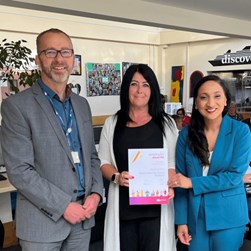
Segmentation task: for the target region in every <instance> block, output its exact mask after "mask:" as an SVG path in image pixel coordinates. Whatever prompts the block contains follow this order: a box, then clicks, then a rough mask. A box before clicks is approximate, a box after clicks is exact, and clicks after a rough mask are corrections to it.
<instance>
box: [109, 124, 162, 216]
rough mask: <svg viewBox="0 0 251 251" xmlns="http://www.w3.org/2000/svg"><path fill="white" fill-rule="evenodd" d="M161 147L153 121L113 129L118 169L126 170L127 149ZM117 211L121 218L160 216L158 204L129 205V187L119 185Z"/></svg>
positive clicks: (159, 132)
mask: <svg viewBox="0 0 251 251" xmlns="http://www.w3.org/2000/svg"><path fill="white" fill-rule="evenodd" d="M137 148H163V135H162V132H161V130H160V128H159V127H158V126H157V124H156V123H155V122H154V120H151V121H149V122H148V123H147V124H145V125H143V126H139V127H126V128H124V129H121V130H119V131H118V130H117V129H115V132H114V139H113V150H114V155H115V160H116V164H117V167H118V171H119V172H120V173H121V172H123V171H128V149H137ZM119 213H120V219H121V220H132V219H138V218H145V217H160V205H132V206H130V205H129V188H127V187H124V186H120V187H119Z"/></svg>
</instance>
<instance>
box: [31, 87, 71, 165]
mask: <svg viewBox="0 0 251 251" xmlns="http://www.w3.org/2000/svg"><path fill="white" fill-rule="evenodd" d="M32 89H33V93H34V94H35V99H36V100H37V102H38V104H39V105H40V107H41V109H42V110H43V112H44V114H45V116H46V117H47V118H48V120H49V122H50V124H51V127H52V128H53V130H54V132H55V134H56V135H57V137H58V140H59V141H60V143H61V145H62V147H63V148H64V150H65V151H66V153H67V155H68V157H69V158H70V160H71V161H72V164H73V165H74V163H73V160H72V156H71V151H70V149H69V146H68V144H67V141H66V137H65V134H64V131H63V130H62V128H61V126H60V124H59V123H58V121H57V118H56V116H55V113H54V111H53V108H52V107H51V104H50V103H49V102H48V100H47V98H46V97H45V95H44V94H43V92H42V90H41V88H40V86H39V85H38V84H35V85H34V86H33V87H32Z"/></svg>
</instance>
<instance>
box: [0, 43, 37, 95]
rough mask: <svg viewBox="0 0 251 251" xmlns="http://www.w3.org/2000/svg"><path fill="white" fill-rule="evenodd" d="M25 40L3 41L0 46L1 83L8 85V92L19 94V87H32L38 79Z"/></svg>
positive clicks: (32, 58) (33, 59)
mask: <svg viewBox="0 0 251 251" xmlns="http://www.w3.org/2000/svg"><path fill="white" fill-rule="evenodd" d="M24 43H27V41H26V40H23V39H21V40H18V41H16V42H15V41H11V42H7V39H3V40H2V43H1V44H0V71H1V76H2V81H3V82H6V81H7V83H9V85H10V91H11V92H14V93H17V92H19V88H18V85H17V84H16V81H18V84H19V85H20V86H24V87H26V86H32V85H33V84H34V83H35V82H36V80H37V79H38V77H39V71H38V70H37V69H32V63H33V62H34V61H35V58H34V57H32V56H31V53H32V51H31V50H30V49H29V48H28V47H26V46H25V45H24Z"/></svg>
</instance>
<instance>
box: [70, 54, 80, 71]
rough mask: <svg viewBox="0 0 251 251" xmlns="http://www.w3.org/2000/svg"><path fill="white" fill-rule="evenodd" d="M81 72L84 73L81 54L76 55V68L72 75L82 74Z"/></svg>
mask: <svg viewBox="0 0 251 251" xmlns="http://www.w3.org/2000/svg"><path fill="white" fill-rule="evenodd" d="M81 74H82V69H81V55H75V60H74V68H73V71H72V73H71V75H81Z"/></svg>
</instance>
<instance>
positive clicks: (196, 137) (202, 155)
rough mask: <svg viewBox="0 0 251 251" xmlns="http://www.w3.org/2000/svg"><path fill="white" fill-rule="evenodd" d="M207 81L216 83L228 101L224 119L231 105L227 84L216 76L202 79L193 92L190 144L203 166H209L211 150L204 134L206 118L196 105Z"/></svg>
mask: <svg viewBox="0 0 251 251" xmlns="http://www.w3.org/2000/svg"><path fill="white" fill-rule="evenodd" d="M207 81H215V82H217V83H218V84H219V85H220V86H221V87H222V89H223V91H224V93H225V96H226V99H227V105H226V106H225V108H224V110H223V112H222V117H224V116H225V115H226V114H227V112H228V109H229V106H230V103H231V94H230V92H229V90H228V88H227V87H226V85H225V82H224V81H223V80H222V79H221V78H219V77H218V76H215V75H208V76H206V77H204V78H202V79H201V80H200V81H199V82H198V83H197V84H196V86H195V88H194V90H193V98H194V101H193V109H192V116H191V120H190V125H189V129H188V144H189V146H190V147H191V149H192V151H193V153H194V154H195V155H197V156H198V158H199V159H200V160H201V162H202V165H209V159H208V157H209V150H208V142H207V139H206V136H205V133H204V127H205V123H204V118H203V116H202V115H201V114H200V112H199V111H198V110H197V109H195V103H196V98H197V96H198V91H199V89H200V87H201V86H202V85H203V84H204V83H205V82H207Z"/></svg>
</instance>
